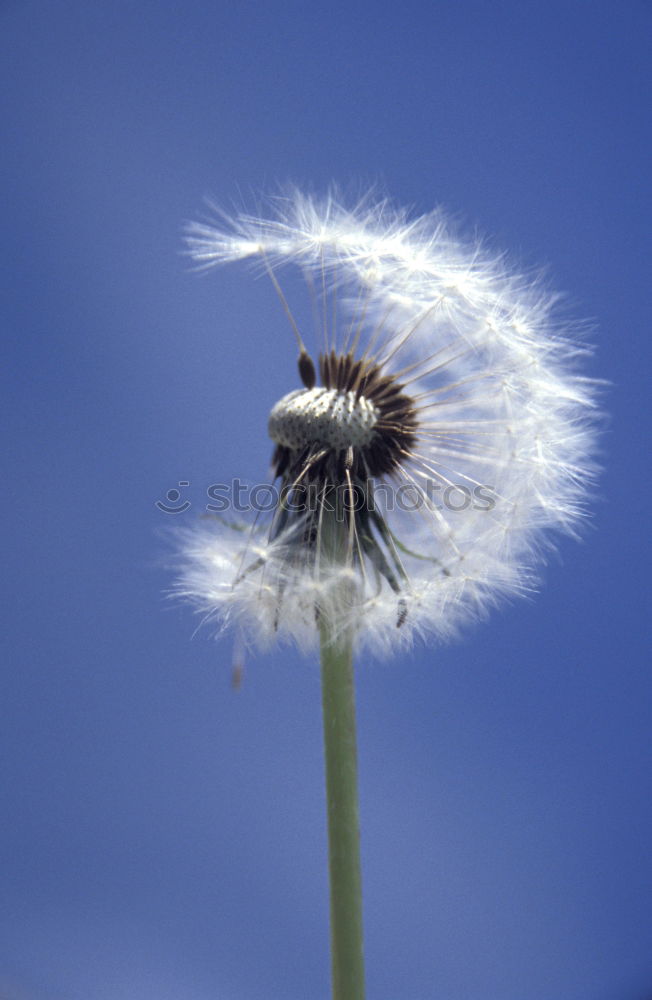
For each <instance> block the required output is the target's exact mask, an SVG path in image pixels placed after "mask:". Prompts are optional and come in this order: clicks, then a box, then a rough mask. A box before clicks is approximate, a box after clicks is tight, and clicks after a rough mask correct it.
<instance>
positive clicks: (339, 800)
mask: <svg viewBox="0 0 652 1000" xmlns="http://www.w3.org/2000/svg"><path fill="white" fill-rule="evenodd" d="M321 677H322V708H323V715H324V751H325V759H326V801H327V809H328V856H329V873H330V899H331V903H330V913H331V962H332V977H333V1000H364V963H363V958H362V885H361V878H360V822H359V815H358V813H359V810H358V774H357V770H358V769H357V754H356V737H355V691H354V682H353V652H352V642H351V636H350V635H346V636H344V637H342V638H339V637H338V639H337V640H335V639H333V637H332V634H331V632H330V629H329V628H328V625H327V624H322V626H321Z"/></svg>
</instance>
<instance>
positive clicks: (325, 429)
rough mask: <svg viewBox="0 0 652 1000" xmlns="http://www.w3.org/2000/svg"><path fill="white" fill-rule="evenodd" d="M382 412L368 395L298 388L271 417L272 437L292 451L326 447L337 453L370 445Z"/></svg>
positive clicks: (276, 406)
mask: <svg viewBox="0 0 652 1000" xmlns="http://www.w3.org/2000/svg"><path fill="white" fill-rule="evenodd" d="M377 421H378V409H377V407H376V406H374V404H373V403H372V402H370V401H369V400H368V399H365V397H364V396H358V397H356V394H355V393H354V392H339V390H337V389H296V390H295V391H294V392H290V393H288V395H287V396H283V399H280V400H279V401H278V403H277V404H276V405H275V406H274V408H273V409H272V412H271V413H270V415H269V436H270V437H271V439H272V441H275V442H276V443H277V444H280V445H284V446H285V447H286V448H290V449H291V450H292V451H301V450H303V449H304V448H306V447H308V446H309V445H323V446H324V447H327V448H332V449H333V450H334V451H344V450H345V449H346V448H349V447H353V448H364V447H365V446H366V445H368V444H370V442H371V439H372V437H373V432H374V427H375V426H376V423H377Z"/></svg>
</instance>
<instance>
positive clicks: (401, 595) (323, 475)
mask: <svg viewBox="0 0 652 1000" xmlns="http://www.w3.org/2000/svg"><path fill="white" fill-rule="evenodd" d="M188 242H189V247H190V252H191V254H192V256H193V258H194V259H195V260H196V261H197V262H198V263H200V264H201V265H202V266H206V267H208V266H212V265H215V264H221V263H226V262H228V261H236V260H242V259H251V260H253V261H254V262H256V263H257V264H258V265H259V266H260V265H262V266H263V268H266V269H268V270H270V269H271V270H272V274H273V281H274V283H275V284H276V285H277V289H278V283H277V281H276V277H275V272H276V270H277V269H278V268H279V267H280V266H281V265H284V264H294V265H295V266H296V267H298V268H299V269H300V270H301V271H303V272H304V274H305V276H306V280H307V282H308V284H309V285H310V287H311V288H318V289H323V291H324V294H323V302H322V303H320V308H319V313H320V315H321V316H322V317H323V318H322V321H321V324H323V326H322V328H321V329H319V330H317V331H316V332H315V336H314V341H313V342H314V344H315V345H316V346H315V349H314V350H313V351H311V352H310V353H311V354H312V355H313V357H314V358H315V361H317V362H318V365H317V368H318V372H319V382H320V385H315V383H316V381H317V380H318V379H317V374H316V372H315V365H314V364H313V362H312V360H311V359H310V357H309V356H308V354H307V353H306V352H305V351H304V348H303V341H302V338H305V339H306V340H309V333H310V331H307V330H302V331H301V333H299V331H298V329H296V330H295V332H296V335H297V338H298V339H299V341H300V344H301V350H302V360H301V363H300V373H301V378H302V381H303V382H304V386H305V388H303V389H295V391H293V392H290V393H289V394H288V395H287V396H285V397H283V399H282V400H280V401H279V402H278V403H277V404H276V405H275V406H274V407H273V409H272V413H271V416H270V420H269V431H270V435H271V437H272V439H273V440H274V442H275V444H276V450H275V452H274V456H273V466H274V471H275V475H276V476H277V477H278V479H279V480H280V484H281V487H282V489H281V496H284V495H285V496H286V497H290V498H295V495H296V494H297V493H298V492H299V489H300V488H303V487H306V486H308V487H311V488H312V489H313V495H314V496H316V497H317V503H316V506H313V507H307V508H305V509H304V510H302V511H297V509H296V507H295V505H294V504H293V503H292V504H290V503H287V504H286V503H285V501H282V502H281V503H280V504H279V508H278V509H277V511H276V513H275V515H274V517H273V519H272V521H271V524H267V525H265V524H263V523H262V519H258V520H257V521H256V523H255V526H254V527H253V528H252V529H251V530H250V531H248V532H244V531H242V529H241V527H240V530H234V528H233V527H232V526H230V525H228V524H221V523H219V522H216V523H215V524H214V525H212V526H211V527H210V528H206V529H204V530H203V531H201V530H198V531H194V532H191V533H190V534H189V535H188V536H187V537H186V540H185V543H184V553H183V555H184V569H183V574H182V577H181V580H180V583H179V587H178V590H179V592H180V593H181V594H182V595H183V596H184V597H185V598H187V599H189V600H191V601H192V602H193V603H194V604H195V605H196V606H197V607H198V609H199V610H200V611H201V612H202V613H203V614H204V615H205V616H207V617H208V618H209V619H211V620H214V621H216V622H217V623H218V625H219V627H220V630H221V629H223V628H226V627H227V626H232V625H234V626H236V627H237V628H239V629H240V630H241V632H242V633H243V636H244V638H245V639H248V640H250V641H252V642H255V643H257V644H265V643H268V642H270V641H272V640H274V639H276V638H280V639H290V640H293V641H295V642H297V643H298V644H300V645H301V646H304V647H309V646H314V645H316V643H317V640H318V630H317V627H316V617H317V616H318V615H319V614H321V613H323V612H326V613H327V614H328V615H329V617H330V618H331V620H334V619H335V618H337V619H338V620H339V621H340V622H341V625H342V628H343V629H344V628H350V627H353V628H354V629H355V635H356V643H357V645H358V646H367V647H370V648H372V649H373V650H375V651H378V652H386V651H388V650H390V649H391V648H393V647H394V646H396V645H397V644H403V645H405V644H407V643H409V642H411V641H412V639H413V638H414V636H415V635H435V636H437V637H439V638H445V637H447V636H449V635H450V634H452V633H454V632H455V631H457V629H458V628H459V627H460V626H461V625H463V624H464V623H466V622H467V621H469V620H470V619H473V618H477V617H479V616H481V615H483V614H484V613H486V612H487V611H488V610H489V609H490V607H491V606H493V605H495V604H496V603H498V602H499V600H500V599H501V598H503V597H505V596H507V595H512V594H515V593H519V592H529V591H531V590H532V588H533V587H534V585H535V584H536V581H537V574H536V569H537V565H539V564H540V563H541V562H542V553H544V552H545V549H546V546H549V545H550V544H551V543H552V540H553V539H552V536H553V534H554V532H555V531H571V532H572V531H574V530H575V527H576V525H577V523H578V520H579V519H580V518H581V516H582V514H583V499H584V496H585V494H586V489H587V485H588V484H589V483H590V481H591V474H592V472H593V466H592V461H591V454H592V451H593V447H594V430H593V427H594V417H593V414H594V413H595V410H594V409H593V395H594V393H593V386H592V384H591V382H590V381H588V380H586V379H583V378H582V377H581V376H580V375H578V374H576V372H575V369H576V365H577V361H578V359H579V358H580V357H581V355H582V354H583V353H586V352H585V350H584V349H583V348H582V347H581V346H579V345H578V344H577V343H576V339H575V338H574V337H572V336H571V335H570V333H569V331H567V330H563V329H560V328H559V325H558V323H557V322H556V320H555V317H554V313H553V308H552V306H553V298H552V296H550V295H547V294H546V293H545V292H544V291H543V290H542V288H541V286H540V285H539V284H538V283H536V282H534V283H532V282H530V283H528V282H526V281H525V280H524V279H522V278H521V277H519V276H518V275H515V274H511V273H509V272H508V271H507V270H506V268H505V264H504V258H502V257H501V258H497V259H495V260H493V259H490V258H489V257H488V256H487V255H486V254H485V253H484V252H483V250H482V248H481V247H480V246H479V245H477V244H475V243H474V244H470V245H465V244H464V243H462V242H460V241H459V240H458V239H456V238H454V237H453V236H452V235H451V233H450V231H449V229H448V228H447V226H446V223H445V220H444V219H443V217H442V216H441V214H435V215H432V216H428V217H425V218H423V219H420V220H412V221H408V220H407V219H406V217H405V215H404V214H403V213H400V212H396V211H392V210H390V209H389V208H388V207H387V205H386V203H382V204H374V203H372V202H371V201H370V200H369V201H367V202H363V203H362V204H358V205H357V206H356V207H355V208H354V209H351V210H349V209H347V208H346V207H345V206H343V205H342V204H340V203H338V201H337V200H336V199H335V198H334V197H333V196H329V197H326V198H324V199H323V200H317V199H313V198H310V197H306V196H304V195H302V194H300V193H294V194H292V195H291V196H290V197H288V198H287V199H280V200H278V202H277V203H276V211H275V213H274V214H273V215H272V217H271V218H268V219H264V218H254V217H251V216H247V215H242V216H240V217H238V218H236V219H234V220H232V222H231V224H230V227H228V228H227V229H220V228H218V227H215V226H213V225H193V226H192V227H191V229H190V231H189V241H188ZM281 294H282V293H281ZM285 305H286V306H287V304H285ZM287 308H288V311H289V307H287ZM292 322H293V324H294V321H292ZM321 324H320V325H321ZM284 353H286V352H285V351H284ZM317 355H319V356H318V357H317ZM295 384H296V383H295ZM288 388H290V386H288ZM234 471H237V470H234ZM451 490H456V491H457V494H456V496H455V498H454V500H451V501H450V502H449V498H450V491H451ZM338 491H343V494H341V492H338ZM408 492H409V493H410V496H409V497H408V496H407V493H408ZM354 493H356V495H357V501H360V502H357V501H356V506H355V509H354V510H353V509H352V508H351V509H349V504H348V500H349V499H350V498H351V497H352V495H353V494H354ZM341 495H343V496H344V498H345V499H344V501H343V500H342V499H341ZM460 496H461V497H462V500H463V501H464V500H465V498H466V500H468V502H463V503H462V504H460ZM488 496H489V497H490V502H487V499H486V498H487V497H488ZM347 498H348V499H347ZM338 505H339V506H338ZM326 511H329V512H330V511H335V514H334V515H331V514H326V513H325V512H326ZM338 515H341V517H342V520H343V522H344V524H345V528H346V531H345V536H344V537H345V539H346V546H345V549H346V551H345V552H344V555H343V556H342V558H341V559H339V561H337V560H330V561H328V560H325V559H324V558H322V557H321V553H322V550H323V544H322V540H323V537H324V534H325V533H328V532H330V534H331V535H332V528H331V527H329V526H328V523H327V522H328V517H330V516H333V517H335V518H337V516H338ZM252 522H253V518H252ZM352 584H353V587H352ZM342 593H346V594H347V595H348V597H347V602H343V601H342V597H341V595H342Z"/></svg>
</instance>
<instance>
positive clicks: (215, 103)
mask: <svg viewBox="0 0 652 1000" xmlns="http://www.w3.org/2000/svg"><path fill="white" fill-rule="evenodd" d="M651 26H652V7H651V5H650V3H649V2H644V0H626V2H620V3H616V2H615V0H614V2H599V0H598V2H584V3H582V2H575V0H571V2H570V3H568V2H566V3H561V2H558V0H553V2H546V3H543V2H541V3H539V2H532V3H517V2H504V3H501V2H497V3H489V2H481V0H462V2H460V3H453V2H450V3H443V2H439V3H437V2H431V3H427V2H423V0H421V2H417V0H406V2H404V3H400V4H396V5H395V4H390V3H387V2H385V3H383V2H380V3H372V2H370V0H367V2H355V0H354V2H352V3H343V2H340V0H336V2H335V3H330V4H325V3H324V4H311V3H305V2H301V3H300V2H297V0H288V2H276V3H269V4H265V3H263V2H262V0H261V2H259V3H255V2H230V3H226V2H224V0H222V2H218V3H209V2H203V0H187V2H185V3H173V2H171V0H163V2H158V3H153V2H149V3H147V2H143V3H135V2H134V3H128V2H117V3H114V2H111V3H109V2H106V0H99V2H91V3H88V2H86V3H82V2H72V0H71V2H54V3H49V4H44V3H36V2H21V0H14V2H4V3H2V4H1V5H0V67H2V68H1V69H0V75H1V81H0V92H1V93H2V95H3V96H2V121H1V127H2V155H1V159H0V197H1V198H2V202H3V213H2V214H3V230H4V233H3V239H2V263H1V270H0V274H1V285H2V321H1V322H2V334H3V341H4V344H5V347H4V351H5V353H6V358H5V362H6V363H5V365H4V374H3V390H2V404H1V405H2V407H3V411H4V412H3V416H2V433H3V437H4V439H5V443H6V458H5V459H4V463H3V469H4V476H3V496H4V498H5V499H4V512H3V522H4V527H5V529H6V543H5V556H4V560H3V562H4V573H3V577H4V580H3V596H2V604H3V610H4V614H5V616H6V626H5V629H4V644H5V653H4V657H3V662H2V693H1V698H2V702H1V704H2V709H1V711H2V731H3V736H2V738H3V750H2V758H1V764H0V766H1V768H2V795H3V799H4V808H3V813H4V820H3V822H2V827H1V832H0V850H1V854H2V876H1V877H2V887H1V892H0V898H1V901H2V902H1V916H0V938H1V947H0V996H2V998H3V1000H5V998H6V1000H132V998H136V1000H216V998H217V1000H270V998H272V1000H275V998H279V1000H313V998H315V1000H322V998H323V1000H326V998H327V997H328V992H329V988H328V975H329V959H328V941H327V882H326V871H325V856H326V843H325V822H324V802H323V785H322V756H321V732H320V725H321V720H320V705H319V683H318V671H317V668H316V666H315V664H314V663H312V662H306V661H304V660H303V659H302V658H301V657H299V656H298V655H294V654H283V655H280V654H279V653H272V654H270V655H268V656H266V657H253V658H250V659H249V661H248V663H247V667H246V671H245V678H244V684H243V687H242V689H241V690H240V691H239V692H238V693H235V692H233V691H232V690H231V688H230V682H229V678H230V668H231V659H232V650H231V644H230V641H229V640H226V641H222V642H220V643H217V644H216V643H214V642H213V641H212V640H211V639H210V638H209V637H208V635H207V634H206V633H199V634H198V635H197V636H196V637H194V638H193V630H194V626H195V622H194V621H193V618H192V615H191V613H190V611H189V610H188V609H186V608H183V607H178V606H176V605H173V604H170V603H169V602H166V601H165V599H164V597H163V596H162V594H163V592H164V590H165V589H166V587H167V586H168V585H169V582H170V578H171V577H170V573H169V572H168V571H167V569H166V568H165V567H164V566H163V565H162V563H163V562H164V560H165V553H166V551H167V542H166V540H165V538H164V536H162V535H161V533H160V529H163V528H167V527H168V526H169V524H170V523H171V520H173V518H172V516H167V517H166V515H164V514H161V513H160V512H159V511H158V510H157V509H156V507H155V501H156V500H157V499H164V497H165V493H166V491H167V490H169V489H171V488H173V487H174V486H176V484H177V482H178V481H179V480H188V481H189V482H190V487H188V488H187V489H186V490H185V496H186V497H187V498H188V499H189V500H190V501H191V502H192V505H193V506H192V508H191V509H190V510H189V511H188V512H187V513H185V514H183V515H179V516H178V518H177V520H176V521H175V523H180V518H184V519H186V520H185V521H184V523H187V524H189V523H191V520H192V519H194V518H196V517H198V516H199V514H200V512H201V510H202V508H203V504H204V503H205V496H204V490H205V487H206V485H207V484H210V483H212V482H216V481H220V480H221V481H228V480H229V479H230V478H231V477H232V476H236V475H239V476H241V477H242V478H243V479H250V480H252V481H257V480H258V479H260V477H261V476H262V477H264V476H265V475H266V472H267V468H268V463H269V456H270V442H269V441H268V440H267V438H266V420H267V413H268V411H269V408H270V406H271V405H272V403H273V402H274V401H275V400H276V399H277V398H278V397H279V396H281V395H282V394H284V393H285V392H287V391H288V390H289V389H291V388H294V387H295V382H296V376H295V349H294V346H293V343H292V340H291V337H290V335H289V331H288V328H287V324H286V321H285V319H284V317H283V315H282V312H281V310H280V309H279V307H278V303H277V302H276V300H275V299H274V296H273V293H272V290H271V288H270V286H269V282H266V281H254V280H253V279H252V277H251V276H250V275H249V274H248V273H247V271H246V268H237V267H236V268H232V269H230V270H224V271H221V272H215V273H213V274H210V275H208V276H206V277H199V276H198V275H197V274H195V273H192V272H191V271H190V269H189V267H188V264H187V262H186V261H185V260H184V259H183V258H182V257H181V256H180V252H179V251H180V246H181V237H180V230H181V226H182V223H183V221H184V220H187V219H192V218H195V217H196V216H197V214H198V213H199V212H201V211H202V198H203V197H204V196H205V195H207V194H208V195H212V196H213V197H214V198H215V200H216V201H218V202H220V203H223V204H226V205H227V206H228V205H230V204H232V203H233V202H235V203H241V202H243V201H244V203H245V204H249V205H250V206H253V205H255V203H256V196H257V193H258V192H261V191H262V192H264V191H269V190H272V191H274V190H275V189H276V186H277V184H278V183H279V182H284V181H288V180H293V181H296V182H297V183H299V184H302V185H309V186H312V187H314V188H315V189H316V190H323V189H324V188H325V187H326V185H327V184H328V183H329V182H330V181H332V180H338V181H340V182H341V183H342V184H343V185H344V186H345V187H346V186H350V185H353V186H354V187H356V188H358V189H359V188H361V187H364V186H365V185H366V184H367V183H369V182H373V181H380V183H381V184H383V185H385V186H386V188H387V190H388V191H389V192H390V193H391V194H392V195H393V197H394V198H395V199H396V200H397V201H398V202H399V203H401V204H409V205H412V206H414V209H415V211H416V212H423V211H427V210H429V209H430V208H432V207H433V206H434V205H436V204H443V205H446V206H448V207H449V209H450V210H451V211H452V212H453V213H455V214H456V215H457V216H458V217H460V218H462V219H463V220H465V223H466V224H467V226H468V228H469V229H470V230H473V229H475V228H476V227H477V229H478V230H479V231H481V232H483V233H488V234H490V235H492V236H493V237H494V238H495V245H496V246H497V247H502V248H507V249H509V250H511V251H513V252H514V253H515V254H516V257H517V259H518V260H520V262H521V263H522V264H524V265H525V266H531V265H538V264H543V265H547V266H548V271H549V275H550V278H551V281H552V283H553V284H554V285H555V286H557V287H559V288H561V289H563V290H566V291H567V292H568V293H569V300H568V302H569V308H570V310H571V312H572V314H573V315H575V316H576V317H578V318H588V319H589V321H591V322H593V323H594V324H595V325H596V327H597V329H596V332H595V333H594V335H593V339H594V341H595V343H596V345H597V353H596V356H595V358H594V359H593V360H592V361H591V362H590V364H589V366H588V371H589V372H590V373H591V374H593V375H595V376H597V377H600V378H605V379H608V380H610V381H611V383H612V386H613V387H612V388H611V389H610V390H609V391H608V392H607V398H606V405H607V408H608V409H609V411H610V413H611V421H610V423H609V425H608V426H607V429H606V432H605V434H604V437H603V456H602V458H603V461H604V464H605V466H606V472H605V474H604V476H603V478H602V481H601V486H600V496H599V498H598V499H597V500H596V501H595V503H594V505H593V508H594V515H593V518H592V521H591V525H590V527H589V528H588V530H587V532H586V536H585V540H584V542H583V543H581V544H579V545H578V544H576V543H574V542H570V541H562V543H561V544H560V548H559V558H554V559H553V560H552V561H551V564H550V565H549V567H548V569H547V572H546V582H545V586H544V589H543V590H542V593H541V594H540V595H539V596H538V597H537V598H536V599H534V600H533V601H531V602H521V603H515V604H514V605H512V606H510V607H508V608H507V609H506V610H505V611H503V612H502V613H500V614H496V615H495V616H494V617H493V618H492V620H491V622H490V623H489V624H486V625H482V626H478V627H477V628H474V629H471V630H469V632H468V633H467V635H466V636H465V638H464V640H463V641H460V642H458V643H456V644H454V645H452V646H449V647H440V648H431V649H428V648H418V649H416V650H415V651H414V652H413V653H411V654H410V655H406V656H404V657H401V658H399V659H395V660H392V661H390V662H388V663H384V664H380V665H378V664H374V663H367V662H362V663H360V664H359V673H358V681H359V689H358V701H359V743H360V780H361V794H362V823H363V855H364V858H363V865H364V883H365V909H366V913H365V917H366V951H367V962H368V984H369V990H368V992H369V998H370V1000H429V998H436V1000H649V998H650V997H652V856H651V852H650V844H651V843H652V797H651V795H650V772H651V766H650V764H651V753H650V750H651V746H650V722H651V716H652V713H651V710H650V704H651V701H650V695H651V694H652V691H651V686H652V685H651V673H650V670H649V664H648V661H647V657H646V648H645V629H646V625H647V621H646V603H645V596H644V595H645V592H646V590H647V587H648V582H649V577H650V556H649V552H648V551H646V542H647V535H648V533H649V521H650V514H649V505H650V500H649V497H650V479H649V475H648V468H647V460H648V450H649V445H648V444H647V443H646V442H647V439H646V435H647V433H648V432H649V423H650V417H649V413H648V412H647V403H648V392H649V389H648V386H649V373H648V370H646V369H647V366H648V365H649V360H650V359H649V342H650V311H651V309H650V298H649V259H650V252H649V244H647V240H648V239H649V234H650V217H649V214H647V209H646V202H645V199H646V194H649V190H648V185H647V181H648V178H649V163H646V159H647V158H648V157H649V153H650V132H649V129H648V118H647V115H648V112H649V106H648V105H649V96H650V89H649V88H650V75H651V74H650V69H649V66H650V62H649V51H650V37H651V30H650V29H651ZM189 519H191V520H189Z"/></svg>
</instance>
